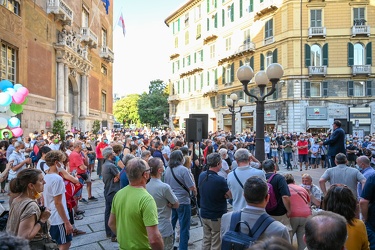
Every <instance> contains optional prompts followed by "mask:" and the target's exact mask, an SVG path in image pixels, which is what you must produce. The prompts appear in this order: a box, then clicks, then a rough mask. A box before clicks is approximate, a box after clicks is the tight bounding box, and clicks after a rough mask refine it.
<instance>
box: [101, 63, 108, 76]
mask: <svg viewBox="0 0 375 250" xmlns="http://www.w3.org/2000/svg"><path fill="white" fill-rule="evenodd" d="M100 72H102V74H103V75H105V76H106V75H107V66H105V65H104V64H102V66H101V68H100Z"/></svg>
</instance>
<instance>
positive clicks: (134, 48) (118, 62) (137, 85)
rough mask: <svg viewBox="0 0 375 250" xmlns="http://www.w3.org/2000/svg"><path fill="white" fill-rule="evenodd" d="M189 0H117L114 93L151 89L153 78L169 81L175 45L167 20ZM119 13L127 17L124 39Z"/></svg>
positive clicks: (114, 13) (124, 93) (115, 8)
mask: <svg viewBox="0 0 375 250" xmlns="http://www.w3.org/2000/svg"><path fill="white" fill-rule="evenodd" d="M187 1H188V0H114V11H113V16H114V17H113V18H114V20H113V24H114V25H115V27H114V28H115V29H114V32H113V39H114V44H113V50H114V53H115V62H114V64H113V70H114V75H113V93H118V94H120V95H127V94H132V93H142V92H143V91H148V85H149V83H150V81H152V80H155V79H162V80H164V81H167V80H168V74H169V73H170V67H169V64H168V62H169V56H170V54H171V53H170V49H171V48H172V45H173V44H172V41H171V34H170V32H169V30H168V27H167V26H166V25H165V23H164V20H165V19H166V18H167V17H168V16H169V15H170V14H172V13H173V12H174V11H175V10H177V9H178V8H179V7H180V6H181V5H183V4H184V3H186V2H187ZM112 2H113V1H111V3H112ZM120 12H122V13H123V17H124V20H125V26H126V35H125V38H124V36H123V34H122V29H121V27H120V26H118V25H117V23H118V18H119V16H120Z"/></svg>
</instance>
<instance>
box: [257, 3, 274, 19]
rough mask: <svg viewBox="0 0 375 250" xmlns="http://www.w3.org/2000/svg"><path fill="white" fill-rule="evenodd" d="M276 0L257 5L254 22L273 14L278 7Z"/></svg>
mask: <svg viewBox="0 0 375 250" xmlns="http://www.w3.org/2000/svg"><path fill="white" fill-rule="evenodd" d="M276 2H277V1H276V0H264V1H263V2H261V3H260V4H259V8H257V9H255V12H256V14H255V17H254V21H256V20H259V19H261V18H262V17H263V16H265V15H269V14H271V13H273V12H275V11H276V10H277V9H278V7H277V6H276Z"/></svg>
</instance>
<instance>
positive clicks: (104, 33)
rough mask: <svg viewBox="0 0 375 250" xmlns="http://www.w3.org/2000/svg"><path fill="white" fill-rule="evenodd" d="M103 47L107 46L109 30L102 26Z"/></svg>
mask: <svg viewBox="0 0 375 250" xmlns="http://www.w3.org/2000/svg"><path fill="white" fill-rule="evenodd" d="M102 47H107V30H106V29H104V28H102Z"/></svg>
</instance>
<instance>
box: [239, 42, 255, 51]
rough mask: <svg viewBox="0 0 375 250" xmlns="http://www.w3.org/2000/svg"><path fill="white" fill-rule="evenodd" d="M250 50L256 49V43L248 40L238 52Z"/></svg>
mask: <svg viewBox="0 0 375 250" xmlns="http://www.w3.org/2000/svg"><path fill="white" fill-rule="evenodd" d="M248 50H251V51H254V50H255V43H253V42H247V43H245V44H243V45H241V46H240V47H239V48H238V50H237V52H238V53H241V52H244V51H248Z"/></svg>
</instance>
